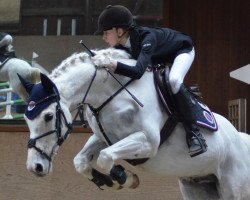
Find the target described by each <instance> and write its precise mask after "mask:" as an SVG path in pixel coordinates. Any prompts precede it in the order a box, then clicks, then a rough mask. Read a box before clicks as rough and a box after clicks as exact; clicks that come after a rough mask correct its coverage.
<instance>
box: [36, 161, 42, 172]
mask: <svg viewBox="0 0 250 200" xmlns="http://www.w3.org/2000/svg"><path fill="white" fill-rule="evenodd" d="M35 169H36V172H42V171H43V166H42V165H41V164H39V163H38V164H36V168H35Z"/></svg>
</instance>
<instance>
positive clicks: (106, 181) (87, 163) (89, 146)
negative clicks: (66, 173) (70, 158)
mask: <svg viewBox="0 0 250 200" xmlns="http://www.w3.org/2000/svg"><path fill="white" fill-rule="evenodd" d="M105 147H107V146H106V144H105V143H104V142H103V141H101V140H100V139H99V138H98V137H96V135H92V136H91V137H90V138H89V139H88V141H87V142H86V144H85V145H84V147H83V149H82V150H81V151H80V152H79V153H78V154H77V155H76V156H75V158H74V165H75V169H76V171H77V172H79V173H80V174H82V175H83V176H84V177H86V178H88V179H89V180H90V181H92V182H94V183H95V184H96V185H97V186H98V187H99V188H101V187H102V186H104V185H106V186H108V187H112V188H114V189H118V188H119V185H118V184H115V183H114V182H113V180H112V178H111V177H110V176H108V175H105V174H103V173H101V172H99V171H97V170H96V169H94V168H92V166H91V163H92V162H94V161H96V160H95V159H94V158H95V157H97V155H98V154H99V152H100V150H101V149H103V148H105Z"/></svg>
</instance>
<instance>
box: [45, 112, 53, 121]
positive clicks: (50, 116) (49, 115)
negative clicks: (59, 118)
mask: <svg viewBox="0 0 250 200" xmlns="http://www.w3.org/2000/svg"><path fill="white" fill-rule="evenodd" d="M52 119H53V114H52V113H47V114H46V115H45V116H44V120H45V121H46V122H49V121H50V120H52Z"/></svg>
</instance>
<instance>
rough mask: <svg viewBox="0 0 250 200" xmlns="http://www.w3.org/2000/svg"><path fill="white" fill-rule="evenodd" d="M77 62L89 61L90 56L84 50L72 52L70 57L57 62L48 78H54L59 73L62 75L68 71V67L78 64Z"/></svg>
mask: <svg viewBox="0 0 250 200" xmlns="http://www.w3.org/2000/svg"><path fill="white" fill-rule="evenodd" d="M79 62H88V63H89V62H91V60H90V56H89V55H88V54H87V53H86V52H81V53H74V54H72V55H71V56H70V57H68V58H66V59H65V60H63V61H62V62H61V64H59V65H58V66H57V67H56V68H55V69H54V70H53V71H52V72H51V74H50V75H49V77H50V78H52V79H54V78H57V77H59V76H61V75H64V74H65V73H66V72H68V71H69V69H70V68H73V67H76V66H78V65H77V64H78V63H79Z"/></svg>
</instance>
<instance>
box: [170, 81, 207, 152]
mask: <svg viewBox="0 0 250 200" xmlns="http://www.w3.org/2000/svg"><path fill="white" fill-rule="evenodd" d="M174 97H175V100H176V103H177V107H178V109H179V113H180V114H181V117H182V120H183V125H184V127H185V130H186V132H187V144H188V147H189V154H190V156H191V157H194V156H197V155H199V154H202V153H204V152H206V151H207V149H206V147H207V145H206V141H205V139H204V138H203V136H202V134H201V133H200V130H199V128H198V127H197V125H196V123H195V113H194V111H195V110H194V108H195V106H196V105H195V104H196V101H195V100H194V99H193V96H192V95H191V94H190V92H189V91H188V89H187V88H186V87H185V86H184V84H182V85H181V87H180V90H179V92H178V93H177V94H175V95H174Z"/></svg>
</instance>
